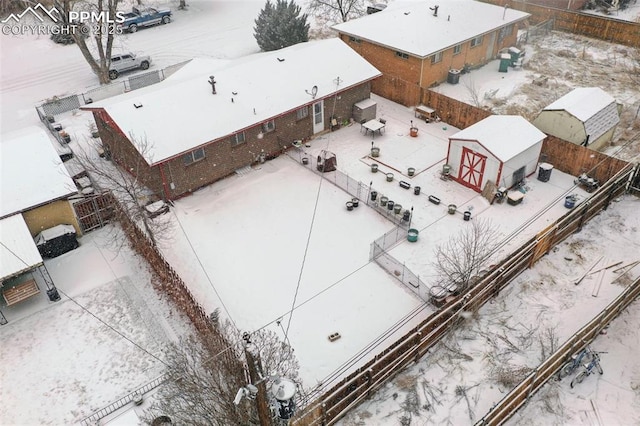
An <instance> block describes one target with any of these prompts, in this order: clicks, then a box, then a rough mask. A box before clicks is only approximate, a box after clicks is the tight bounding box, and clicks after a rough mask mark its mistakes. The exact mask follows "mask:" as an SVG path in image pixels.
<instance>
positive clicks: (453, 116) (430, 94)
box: [420, 89, 493, 129]
mask: <svg viewBox="0 0 640 426" xmlns="http://www.w3.org/2000/svg"><path fill="white" fill-rule="evenodd" d="M420 103H421V104H423V105H428V106H430V107H431V108H433V109H435V110H436V113H437V114H438V116H439V117H440V118H441V119H442V121H443V122H445V123H447V124H450V125H451V126H454V127H457V128H459V129H466V128H467V127H469V126H471V125H473V124H476V123H477V122H478V121H481V120H484V119H485V118H487V117H489V116H490V115H493V113H492V112H491V111H487V110H484V109H482V108H478V107H475V106H473V105H469V104H467V103H464V102H462V101H459V100H457V99H453V98H450V97H448V96H445V95H443V94H441V93H437V92H434V91H432V90H428V89H423V90H422V93H421V96H420Z"/></svg>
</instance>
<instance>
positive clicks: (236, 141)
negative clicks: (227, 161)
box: [231, 132, 247, 146]
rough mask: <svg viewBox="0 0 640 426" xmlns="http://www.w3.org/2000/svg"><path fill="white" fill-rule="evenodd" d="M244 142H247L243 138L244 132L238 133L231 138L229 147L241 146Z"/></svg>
mask: <svg viewBox="0 0 640 426" xmlns="http://www.w3.org/2000/svg"><path fill="white" fill-rule="evenodd" d="M246 141H247V138H246V137H245V134H244V132H239V133H236V134H235V135H233V136H231V146H238V145H242V144H243V143H245V142H246Z"/></svg>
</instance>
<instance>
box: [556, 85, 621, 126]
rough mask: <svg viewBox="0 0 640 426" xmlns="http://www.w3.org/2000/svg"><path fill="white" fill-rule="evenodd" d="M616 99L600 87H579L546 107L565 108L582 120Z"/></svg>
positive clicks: (585, 119)
mask: <svg viewBox="0 0 640 426" xmlns="http://www.w3.org/2000/svg"><path fill="white" fill-rule="evenodd" d="M615 102H616V100H615V99H614V98H613V97H612V96H611V95H609V94H608V93H607V92H605V91H604V90H602V89H601V88H599V87H578V88H576V89H573V90H572V91H570V92H569V93H567V94H566V95H564V96H563V97H561V98H560V99H558V100H557V101H555V102H553V103H551V104H550V105H548V106H546V107H545V108H544V111H557V110H565V111H567V112H568V113H569V114H571V115H573V116H575V117H576V118H577V119H579V120H580V121H587V120H588V119H589V118H591V117H593V116H594V115H596V114H597V113H598V112H600V111H601V110H602V109H604V108H606V107H607V106H609V105H611V104H612V103H613V104H615Z"/></svg>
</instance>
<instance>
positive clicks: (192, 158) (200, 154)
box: [182, 148, 206, 166]
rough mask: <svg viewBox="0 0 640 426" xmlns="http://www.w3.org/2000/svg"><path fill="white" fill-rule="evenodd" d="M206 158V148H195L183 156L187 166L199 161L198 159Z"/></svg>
mask: <svg viewBox="0 0 640 426" xmlns="http://www.w3.org/2000/svg"><path fill="white" fill-rule="evenodd" d="M205 158H206V155H205V152H204V148H198V149H194V150H193V151H191V152H188V153H186V154H184V155H183V156H182V162H183V163H184V165H185V166H188V165H190V164H193V163H197V162H198V161H202V160H204V159H205Z"/></svg>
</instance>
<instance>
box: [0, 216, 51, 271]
mask: <svg viewBox="0 0 640 426" xmlns="http://www.w3.org/2000/svg"><path fill="white" fill-rule="evenodd" d="M0 241H1V242H2V244H0V279H5V278H10V277H12V276H14V275H18V274H20V273H21V272H24V271H28V270H30V269H32V268H33V267H35V266H37V265H39V264H41V263H42V257H41V256H40V253H39V252H38V249H37V247H36V245H35V243H34V242H33V238H31V233H30V232H29V228H27V224H26V223H25V221H24V218H23V217H22V215H21V214H15V215H13V216H9V217H7V218H4V219H0Z"/></svg>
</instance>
